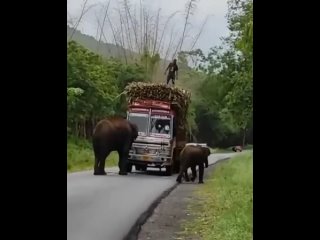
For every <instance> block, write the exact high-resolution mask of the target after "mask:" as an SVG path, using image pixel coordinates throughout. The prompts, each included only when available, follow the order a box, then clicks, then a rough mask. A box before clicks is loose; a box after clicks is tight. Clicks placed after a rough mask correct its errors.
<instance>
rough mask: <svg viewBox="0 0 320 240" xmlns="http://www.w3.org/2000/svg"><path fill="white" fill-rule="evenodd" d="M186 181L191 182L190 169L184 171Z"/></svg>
mask: <svg viewBox="0 0 320 240" xmlns="http://www.w3.org/2000/svg"><path fill="white" fill-rule="evenodd" d="M184 179H185V180H186V182H190V179H189V175H188V169H186V170H185V171H184Z"/></svg>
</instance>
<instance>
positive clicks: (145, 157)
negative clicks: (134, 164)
mask: <svg viewBox="0 0 320 240" xmlns="http://www.w3.org/2000/svg"><path fill="white" fill-rule="evenodd" d="M142 159H143V160H144V161H150V160H151V157H149V156H143V157H142Z"/></svg>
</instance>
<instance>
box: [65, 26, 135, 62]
mask: <svg viewBox="0 0 320 240" xmlns="http://www.w3.org/2000/svg"><path fill="white" fill-rule="evenodd" d="M72 31H73V28H72V27H70V26H68V25H67V40H69V38H70V36H71V34H72ZM72 40H74V41H76V42H78V43H79V44H81V45H82V46H84V47H85V48H87V49H89V50H90V51H92V52H94V53H97V54H99V55H101V56H103V57H106V58H109V57H115V58H119V56H121V57H122V56H123V48H121V47H120V46H119V47H117V46H116V45H114V44H110V43H104V42H102V41H101V42H100V44H99V48H98V41H97V40H96V39H95V38H94V37H92V36H89V35H86V34H83V33H81V32H80V31H79V30H75V32H74V34H73V37H72ZM126 54H130V51H129V50H126ZM131 54H134V56H137V54H136V53H132V52H131Z"/></svg>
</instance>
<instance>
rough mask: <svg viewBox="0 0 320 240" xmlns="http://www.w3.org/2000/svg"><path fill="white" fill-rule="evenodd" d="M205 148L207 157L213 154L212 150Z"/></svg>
mask: <svg viewBox="0 0 320 240" xmlns="http://www.w3.org/2000/svg"><path fill="white" fill-rule="evenodd" d="M203 148H204V152H205V154H206V156H207V157H208V156H209V155H210V154H211V152H210V149H209V148H208V147H203Z"/></svg>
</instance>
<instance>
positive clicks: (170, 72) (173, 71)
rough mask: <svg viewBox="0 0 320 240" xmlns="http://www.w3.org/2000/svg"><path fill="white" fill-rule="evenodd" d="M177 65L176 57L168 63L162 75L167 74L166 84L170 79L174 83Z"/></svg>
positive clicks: (176, 76) (176, 75)
mask: <svg viewBox="0 0 320 240" xmlns="http://www.w3.org/2000/svg"><path fill="white" fill-rule="evenodd" d="M178 70H179V68H178V65H177V59H173V62H171V63H169V65H168V67H167V69H166V71H165V72H164V75H166V74H167V71H168V75H167V85H168V84H169V82H170V80H172V84H173V85H174V80H175V79H177V80H178Z"/></svg>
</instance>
